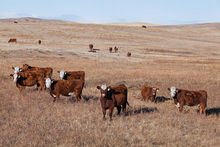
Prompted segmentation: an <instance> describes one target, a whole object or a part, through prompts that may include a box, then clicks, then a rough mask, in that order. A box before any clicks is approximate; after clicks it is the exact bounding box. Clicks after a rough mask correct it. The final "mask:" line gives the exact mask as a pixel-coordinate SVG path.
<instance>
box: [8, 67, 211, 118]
mask: <svg viewBox="0 0 220 147" xmlns="http://www.w3.org/2000/svg"><path fill="white" fill-rule="evenodd" d="M12 69H13V70H14V73H13V74H10V76H11V77H13V80H14V82H15V84H16V87H17V88H18V89H19V91H22V90H23V89H25V87H26V86H34V85H37V89H38V90H45V89H46V88H48V89H49V91H50V95H51V96H52V97H53V98H54V100H53V101H54V102H55V101H56V98H59V97H60V95H63V96H73V95H74V96H75V99H76V102H78V101H80V100H81V97H82V96H81V95H82V91H83V88H85V86H86V84H85V72H84V71H64V70H61V71H58V73H59V75H60V80H54V79H51V77H52V73H53V69H52V68H50V67H46V68H42V67H32V66H30V65H28V64H23V67H21V68H19V67H12ZM97 89H98V90H100V93H101V97H100V102H101V107H102V111H103V119H105V115H106V110H107V109H109V117H110V120H112V113H113V109H114V107H116V108H117V110H118V114H120V112H121V109H122V110H123V112H124V113H125V112H126V105H129V103H128V100H127V94H128V89H127V87H126V86H125V85H124V84H120V85H115V86H107V85H106V84H103V85H101V86H97ZM158 90H159V88H156V87H150V86H146V85H143V86H142V88H141V95H142V100H147V101H148V100H150V101H151V102H155V97H156V92H157V91H158ZM168 90H169V92H170V95H171V98H172V99H173V100H174V103H175V104H176V106H177V107H178V108H179V111H182V110H183V106H184V105H188V106H195V105H198V106H199V111H200V114H202V113H205V114H206V107H207V92H206V91H204V90H200V91H190V90H184V89H177V88H176V87H174V86H172V87H171V88H168Z"/></svg>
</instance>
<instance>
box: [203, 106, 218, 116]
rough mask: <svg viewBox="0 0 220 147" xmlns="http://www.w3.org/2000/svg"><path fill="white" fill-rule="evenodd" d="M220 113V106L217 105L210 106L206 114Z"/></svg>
mask: <svg viewBox="0 0 220 147" xmlns="http://www.w3.org/2000/svg"><path fill="white" fill-rule="evenodd" d="M219 114H220V107H215V108H209V109H207V110H206V115H207V116H208V115H216V116H219Z"/></svg>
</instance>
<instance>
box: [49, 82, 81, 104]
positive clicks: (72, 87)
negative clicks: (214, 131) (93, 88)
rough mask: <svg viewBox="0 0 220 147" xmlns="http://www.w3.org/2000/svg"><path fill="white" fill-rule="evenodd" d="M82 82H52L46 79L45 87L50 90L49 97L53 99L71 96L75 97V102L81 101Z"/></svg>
mask: <svg viewBox="0 0 220 147" xmlns="http://www.w3.org/2000/svg"><path fill="white" fill-rule="evenodd" d="M83 85H84V82H83V81H82V80H54V81H52V80H51V79H50V78H47V79H46V87H47V88H49V89H50V95H51V96H52V97H53V98H54V100H53V101H54V102H55V101H56V98H59V97H60V95H63V96H72V95H73V94H74V95H75V98H76V101H77V102H78V101H79V100H81V94H82V90H83Z"/></svg>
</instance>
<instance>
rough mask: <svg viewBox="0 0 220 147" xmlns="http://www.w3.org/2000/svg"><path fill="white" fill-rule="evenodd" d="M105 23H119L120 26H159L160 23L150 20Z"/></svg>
mask: <svg viewBox="0 0 220 147" xmlns="http://www.w3.org/2000/svg"><path fill="white" fill-rule="evenodd" d="M106 24H107V25H120V26H142V25H145V26H161V25H162V24H157V23H151V22H128V23H126V22H125V23H106Z"/></svg>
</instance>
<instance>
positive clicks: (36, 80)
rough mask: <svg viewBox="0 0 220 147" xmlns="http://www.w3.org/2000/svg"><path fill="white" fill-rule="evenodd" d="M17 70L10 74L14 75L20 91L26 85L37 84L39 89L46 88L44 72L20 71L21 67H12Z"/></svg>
mask: <svg viewBox="0 0 220 147" xmlns="http://www.w3.org/2000/svg"><path fill="white" fill-rule="evenodd" d="M12 69H13V70H15V72H14V74H10V76H11V77H13V80H14V82H15V83H16V86H17V88H18V89H19V91H22V90H23V89H25V87H26V86H29V87H30V86H34V85H37V89H38V90H43V89H45V83H44V73H43V72H36V71H20V70H19V67H15V68H14V67H12Z"/></svg>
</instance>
